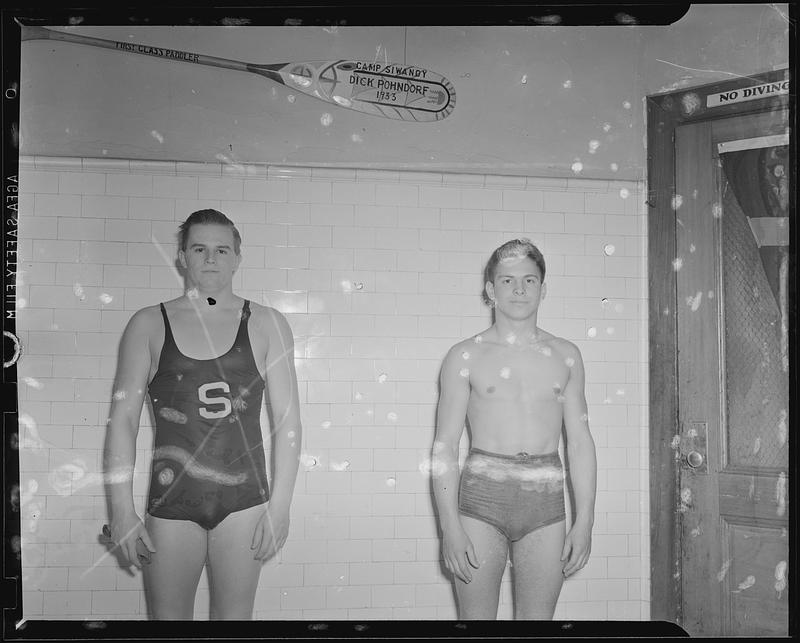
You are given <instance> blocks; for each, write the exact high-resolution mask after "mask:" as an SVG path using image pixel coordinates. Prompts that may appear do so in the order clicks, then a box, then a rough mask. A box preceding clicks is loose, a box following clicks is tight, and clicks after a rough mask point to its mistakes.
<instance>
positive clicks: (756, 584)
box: [671, 110, 790, 636]
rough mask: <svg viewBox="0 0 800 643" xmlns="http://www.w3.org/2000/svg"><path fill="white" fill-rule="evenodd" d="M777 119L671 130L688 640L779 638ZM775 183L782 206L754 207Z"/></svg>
mask: <svg viewBox="0 0 800 643" xmlns="http://www.w3.org/2000/svg"><path fill="white" fill-rule="evenodd" d="M787 119H788V116H787V113H786V111H785V110H781V111H779V112H776V111H769V112H762V113H760V114H758V113H756V114H748V115H747V116H735V117H730V118H722V119H715V120H708V121H702V122H695V123H687V124H683V125H679V126H678V127H676V129H675V191H674V197H673V202H672V204H671V205H672V208H673V209H674V211H675V224H676V232H675V243H676V248H675V250H676V254H675V259H674V261H673V270H674V271H675V277H676V290H675V295H676V301H675V312H676V315H675V319H676V326H677V328H676V331H677V416H678V423H677V429H678V433H677V434H676V435H675V436H674V438H673V444H672V447H673V449H674V452H675V459H676V461H677V462H676V464H677V488H676V495H677V498H676V503H677V505H678V506H677V511H678V518H677V524H676V537H677V538H678V540H679V546H678V547H677V548H676V551H677V552H678V554H677V555H678V556H679V560H678V561H676V562H677V569H676V572H675V577H676V579H677V581H678V582H679V594H680V618H679V622H680V624H681V625H682V626H683V627H684V629H686V631H687V632H689V633H690V634H692V635H740V636H743V635H756V636H758V635H762V636H763V635H786V633H787V627H788V618H789V615H788V586H787V582H788V562H789V551H788V549H789V538H788V526H789V525H788V519H789V509H788V507H789V499H788V493H787V492H788V478H787V476H788V435H789V431H788V427H789V421H790V418H789V399H788V397H789V395H788V393H789V372H788V369H789V363H788V340H787V337H788V316H787V315H788V305H787V299H788V289H787V282H788V242H789V241H788V240H789V234H788V231H789V221H790V219H789V212H788V191H786V188H787V185H786V183H787V180H788V176H789V164H788V162H784V161H783V159H784V157H785V158H786V159H787V161H788V153H787V149H788V148H787V147H786V146H787V144H788V136H787V135H786V133H785V132H786V126H787V124H788V120H787ZM748 164H749V165H748ZM745 184H747V185H745ZM775 186H778V192H775V193H774V194H773V195H772V196H773V197H774V199H773V201H774V202H775V203H778V204H779V206H783V207H784V210H782V211H781V210H780V207H777V208H773V209H772V210H771V211H770V212H765V211H754V210H756V209H757V208H756V207H755V206H754V205H753V203H754V202H756V201H762V202H763V201H764V199H767V197H769V196H770V195H769V194H768V192H769V190H770V189H773V192H774V188H775ZM748 189H749V190H751V192H750V195H751V196H753V195H754V192H753V190H756V191H757V190H761V191H762V192H761V193H759V194H756V195H755V196H756V197H757V198H756V199H754V200H753V201H751V200H749V199H748V197H747V193H746V191H747V190H748ZM780 190H784V192H780ZM775 199H777V201H776V200H775ZM767 200H768V199H767ZM773 205H774V203H773Z"/></svg>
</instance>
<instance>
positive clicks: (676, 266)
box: [672, 257, 683, 272]
mask: <svg viewBox="0 0 800 643" xmlns="http://www.w3.org/2000/svg"><path fill="white" fill-rule="evenodd" d="M681 268H683V257H675V259H673V261H672V269H673V270H674V271H675V272H677V271H678V270H680V269H681Z"/></svg>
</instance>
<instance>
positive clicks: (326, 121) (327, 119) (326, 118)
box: [319, 112, 333, 127]
mask: <svg viewBox="0 0 800 643" xmlns="http://www.w3.org/2000/svg"><path fill="white" fill-rule="evenodd" d="M319 122H320V123H322V126H323V127H328V126H329V125H330V124H331V123H333V116H331V115H330V114H329V113H328V112H325V113H324V114H323V115H322V116H320V119H319Z"/></svg>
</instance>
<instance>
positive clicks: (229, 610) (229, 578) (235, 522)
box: [208, 505, 266, 621]
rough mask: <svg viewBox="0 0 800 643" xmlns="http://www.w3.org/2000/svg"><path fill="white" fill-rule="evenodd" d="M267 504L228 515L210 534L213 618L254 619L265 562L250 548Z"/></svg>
mask: <svg viewBox="0 0 800 643" xmlns="http://www.w3.org/2000/svg"><path fill="white" fill-rule="evenodd" d="M265 511H266V505H256V506H255V507H249V508H247V509H242V510H241V511H235V512H233V513H232V514H229V515H228V516H226V518H225V519H224V520H223V521H222V522H221V523H219V524H218V525H217V526H216V527H214V529H212V530H211V531H210V532H209V533H208V584H209V587H210V589H211V618H212V619H220V620H231V619H233V620H240V621H246V620H250V619H252V618H253V602H254V601H255V596H256V588H257V587H258V576H259V574H260V573H261V565H262V563H261V561H260V560H256V559H255V558H254V557H253V556H254V555H255V553H256V552H255V550H253V549H250V545H251V544H252V542H253V532H254V531H255V528H256V524H257V522H258V519H259V518H260V517H261V516H263V515H264V513H265Z"/></svg>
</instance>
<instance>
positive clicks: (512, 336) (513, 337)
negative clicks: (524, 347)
mask: <svg viewBox="0 0 800 643" xmlns="http://www.w3.org/2000/svg"><path fill="white" fill-rule="evenodd" d="M516 341H517V336H516V335H515V334H514V333H509V334H508V335H506V342H508V343H509V344H513V343H514V342H516Z"/></svg>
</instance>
